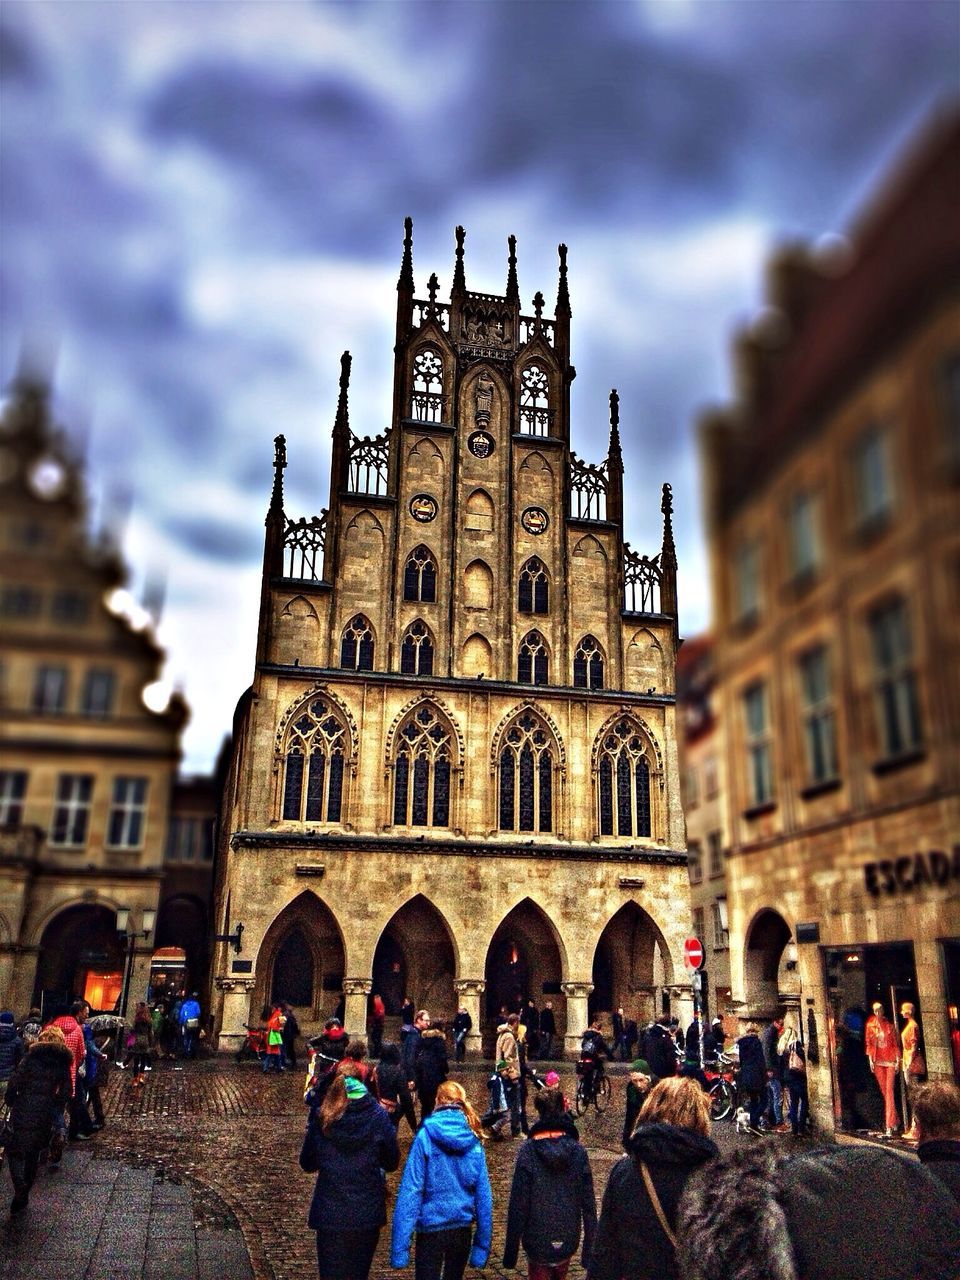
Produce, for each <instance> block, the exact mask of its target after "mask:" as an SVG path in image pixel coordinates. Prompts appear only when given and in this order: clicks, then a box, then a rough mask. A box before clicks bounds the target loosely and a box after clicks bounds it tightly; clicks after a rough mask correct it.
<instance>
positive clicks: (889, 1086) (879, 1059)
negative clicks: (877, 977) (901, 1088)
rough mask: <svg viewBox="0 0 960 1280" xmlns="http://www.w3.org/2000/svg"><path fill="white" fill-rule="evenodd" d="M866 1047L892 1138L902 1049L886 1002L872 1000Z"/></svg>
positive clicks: (895, 1118) (896, 1121)
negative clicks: (884, 1007) (886, 1015)
mask: <svg viewBox="0 0 960 1280" xmlns="http://www.w3.org/2000/svg"><path fill="white" fill-rule="evenodd" d="M864 1047H865V1049H866V1051H867V1058H868V1059H869V1062H870V1070H871V1071H872V1072H873V1075H874V1079H875V1080H876V1082H877V1085H878V1086H879V1088H880V1093H881V1095H882V1097H883V1112H884V1115H883V1122H884V1125H885V1127H886V1136H887V1137H888V1138H892V1137H893V1135H894V1134H895V1133H896V1131H897V1125H898V1123H899V1120H898V1117H897V1104H896V1101H895V1100H894V1083H895V1081H896V1078H897V1071H898V1069H899V1067H900V1049H899V1044H898V1040H897V1032H896V1029H895V1028H894V1025H893V1023H892V1022H890V1021H889V1020H888V1019H887V1018H885V1017H884V1014H883V1005H882V1004H881V1003H880V1001H879V1000H875V1001H874V1002H873V1014H872V1016H871V1017H869V1018H868V1019H867V1025H866V1029H865V1033H864Z"/></svg>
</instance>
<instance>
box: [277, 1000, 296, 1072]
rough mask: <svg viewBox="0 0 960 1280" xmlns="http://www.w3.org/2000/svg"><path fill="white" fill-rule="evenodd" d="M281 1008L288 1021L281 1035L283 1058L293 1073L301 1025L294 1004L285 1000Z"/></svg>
mask: <svg viewBox="0 0 960 1280" xmlns="http://www.w3.org/2000/svg"><path fill="white" fill-rule="evenodd" d="M281 1008H282V1009H283V1016H284V1018H285V1019H286V1021H285V1022H284V1024H283V1031H282V1032H281V1033H280V1034H281V1035H282V1037H283V1058H284V1062H285V1064H286V1065H287V1066H288V1067H290V1069H291V1070H292V1071H296V1069H297V1036H298V1035H299V1034H300V1023H299V1022H297V1015H296V1014H295V1013H294V1012H293V1005H292V1004H290V1003H289V1002H288V1001H286V1000H285V1001H284V1002H283V1005H282V1006H281Z"/></svg>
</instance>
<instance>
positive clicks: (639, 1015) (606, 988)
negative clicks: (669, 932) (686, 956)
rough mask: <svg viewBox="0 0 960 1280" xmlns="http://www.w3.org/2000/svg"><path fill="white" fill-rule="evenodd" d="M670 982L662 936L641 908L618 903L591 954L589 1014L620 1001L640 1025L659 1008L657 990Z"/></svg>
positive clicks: (612, 1007)
mask: <svg viewBox="0 0 960 1280" xmlns="http://www.w3.org/2000/svg"><path fill="white" fill-rule="evenodd" d="M672 980H673V971H672V965H671V961H670V953H669V951H668V949H667V945H666V942H665V940H664V937H663V934H662V933H661V932H660V930H659V929H658V928H657V926H656V924H654V922H653V919H652V918H651V916H649V915H648V914H647V912H646V911H644V910H643V908H642V907H639V906H638V905H637V904H636V903H635V902H626V903H624V905H623V906H622V907H621V908H620V909H619V911H617V912H616V914H615V915H613V916H611V918H610V919H609V920H608V921H607V924H606V926H605V928H604V930H603V932H602V933H601V935H600V938H599V941H598V942H597V948H596V951H595V952H594V955H593V974H592V982H593V992H592V994H591V996H590V999H589V1002H588V1008H589V1011H590V1015H591V1017H592V1016H593V1015H594V1014H596V1013H601V1014H609V1013H611V1012H613V1010H615V1009H617V1008H619V1006H620V1005H622V1006H623V1009H624V1012H625V1014H626V1016H627V1017H628V1018H635V1019H636V1021H637V1024H638V1025H639V1026H643V1025H644V1024H645V1023H646V1022H648V1021H649V1020H650V1019H651V1018H653V1017H656V1015H657V1014H658V1013H659V1012H660V999H659V997H660V993H661V992H662V990H663V988H664V987H666V986H669V985H670V983H671V982H672Z"/></svg>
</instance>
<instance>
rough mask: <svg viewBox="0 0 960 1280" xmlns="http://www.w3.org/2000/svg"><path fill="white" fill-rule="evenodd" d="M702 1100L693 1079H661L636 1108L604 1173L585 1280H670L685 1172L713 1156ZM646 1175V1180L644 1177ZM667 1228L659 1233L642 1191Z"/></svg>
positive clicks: (673, 1272)
mask: <svg viewBox="0 0 960 1280" xmlns="http://www.w3.org/2000/svg"><path fill="white" fill-rule="evenodd" d="M709 1132H710V1100H709V1098H708V1097H707V1095H706V1094H705V1093H704V1092H703V1090H702V1089H701V1088H700V1086H699V1084H697V1082H696V1080H690V1079H686V1078H684V1077H679V1078H674V1079H670V1080H661V1081H660V1083H659V1084H658V1085H655V1086H654V1088H653V1089H652V1090H651V1091H650V1096H649V1097H648V1098H647V1100H646V1102H645V1103H644V1104H643V1107H642V1108H641V1110H640V1120H639V1123H638V1125H637V1128H636V1129H635V1130H634V1133H633V1136H632V1137H631V1138H630V1139H629V1140H628V1142H627V1155H625V1156H624V1157H623V1159H622V1160H618V1161H617V1163H616V1164H615V1165H614V1166H613V1168H612V1169H611V1171H610V1178H609V1180H608V1182H607V1186H606V1190H605V1191H604V1193H603V1204H602V1206H601V1209H600V1222H599V1224H598V1226H597V1234H596V1237H595V1239H594V1242H593V1249H592V1252H591V1256H590V1265H589V1267H588V1271H587V1273H588V1277H589V1280H622V1277H624V1276H629V1277H630V1280H673V1278H674V1277H675V1276H676V1275H677V1268H676V1256H675V1249H674V1244H673V1240H672V1238H671V1237H672V1236H673V1235H675V1234H676V1232H675V1226H676V1221H677V1208H678V1205H679V1203H680V1196H681V1194H682V1192H683V1188H684V1185H685V1184H686V1181H687V1179H688V1178H689V1177H690V1175H691V1174H692V1173H693V1172H694V1171H695V1170H696V1169H699V1168H700V1167H701V1165H704V1164H706V1163H707V1162H708V1161H710V1160H712V1159H714V1157H715V1156H717V1155H719V1150H718V1148H717V1147H716V1145H715V1144H714V1143H713V1142H711V1140H710V1138H709V1136H708V1135H709ZM644 1170H646V1176H645V1174H644ZM647 1178H649V1179H650V1184H651V1185H652V1188H653V1193H652V1194H653V1195H655V1196H656V1198H657V1201H658V1202H659V1206H660V1211H661V1212H662V1214H663V1215H664V1217H665V1218H666V1221H667V1224H668V1226H669V1227H670V1235H668V1234H667V1232H666V1231H665V1230H664V1228H663V1226H662V1225H661V1221H660V1214H659V1213H658V1212H657V1207H656V1205H655V1204H654V1201H653V1199H652V1195H651V1192H650V1190H649V1189H648V1186H647Z"/></svg>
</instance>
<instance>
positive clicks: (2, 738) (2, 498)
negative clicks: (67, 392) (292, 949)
mask: <svg viewBox="0 0 960 1280" xmlns="http://www.w3.org/2000/svg"><path fill="white" fill-rule="evenodd" d="M125 581H126V569H125V567H124V564H123V562H122V560H121V558H120V556H119V553H118V552H117V550H116V548H115V546H114V544H113V543H112V541H111V540H110V539H108V538H102V539H92V538H91V537H90V535H89V532H88V528H87V519H86V496H85V489H84V482H83V475H82V469H81V466H80V463H79V461H78V460H77V458H76V457H75V455H74V453H73V451H72V450H71V449H70V447H69V446H68V444H67V442H66V440H65V439H64V437H63V436H62V434H60V433H59V432H58V431H57V430H56V429H55V427H54V425H53V423H52V421H51V415H50V409H49V405H48V399H47V394H46V390H45V388H44V387H42V386H41V385H39V384H37V383H34V382H31V381H29V380H27V379H23V380H21V381H20V382H19V383H18V384H17V385H16V386H15V387H14V388H13V393H12V395H11V397H10V400H9V402H8V405H7V407H6V409H5V411H4V414H3V417H2V420H0V623H2V641H0V700H2V714H0V1004H2V1007H4V1008H7V1007H10V1008H13V1009H15V1010H16V1011H17V1012H18V1014H23V1013H25V1012H26V1010H27V1009H28V1008H29V1006H30V1005H31V1003H38V1004H39V1003H41V1002H42V1003H43V1006H44V1009H45V1011H51V1010H54V1009H55V1007H56V1006H58V1005H60V1004H63V1003H64V1002H65V1001H68V1000H70V999H72V998H74V997H76V996H82V997H85V998H86V999H88V1000H89V1001H90V1002H91V1004H92V1005H93V1007H94V1008H95V1009H103V1010H112V1009H113V1008H114V1007H115V1006H116V1005H117V1003H118V1001H119V1000H120V998H121V991H122V988H124V981H125V978H126V989H127V994H128V999H142V998H143V996H144V994H145V993H146V990H147V985H148V982H149V974H150V958H151V954H152V952H153V947H154V928H155V923H156V919H157V912H158V909H159V908H160V905H161V901H160V899H161V881H162V875H163V856H164V843H165V841H166V838H167V818H168V811H169V806H170V795H171V789H172V786H173V780H174V777H175V775H176V770H177V764H178V761H179V759H180V745H179V742H180V732H181V730H182V728H183V726H184V724H185V722H186V719H187V709H186V706H185V704H184V702H183V701H182V699H181V698H180V697H179V696H177V695H175V696H174V697H173V698H172V699H171V700H170V703H169V705H168V706H167V707H166V709H165V710H163V711H160V712H157V711H151V710H148V708H147V707H146V706H145V705H144V702H143V699H142V693H143V690H144V688H145V687H146V686H148V685H150V684H152V683H153V682H154V681H155V680H156V679H157V678H158V675H159V671H160V666H161V663H162V660H163V653H162V651H161V650H160V649H159V648H158V646H157V644H156V642H155V640H154V639H153V637H152V635H151V633H150V629H149V627H144V628H139V629H137V628H135V627H134V626H133V625H132V624H131V622H130V621H128V620H127V619H126V618H125V617H123V616H121V615H120V614H119V613H117V612H115V611H112V610H111V608H109V607H108V601H109V599H110V597H111V596H112V595H113V593H114V592H115V591H116V590H117V589H118V588H120V587H121V586H122V585H123V584H124V582H125ZM118 912H120V916H119V921H120V922H121V923H123V922H125V923H126V925H127V929H128V936H124V937H121V936H120V935H118V931H117V926H118ZM124 912H126V914H124ZM148 924H149V925H150V929H149V931H147V932H145V926H146V925H148Z"/></svg>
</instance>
